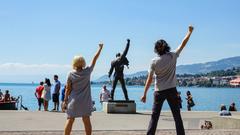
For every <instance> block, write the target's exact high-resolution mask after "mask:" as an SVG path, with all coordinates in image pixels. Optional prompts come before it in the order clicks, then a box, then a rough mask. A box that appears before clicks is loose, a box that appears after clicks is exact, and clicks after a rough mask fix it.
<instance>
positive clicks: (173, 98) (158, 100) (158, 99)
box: [147, 88, 185, 135]
mask: <svg viewBox="0 0 240 135" xmlns="http://www.w3.org/2000/svg"><path fill="white" fill-rule="evenodd" d="M165 99H167V102H168V104H169V106H170V108H171V111H172V114H173V118H174V121H175V126H176V131H177V135H185V131H184V127H183V122H182V118H181V114H180V108H179V103H178V100H177V89H176V88H170V89H167V90H163V91H155V92H154V103H153V108H152V116H151V120H150V123H149V127H148V131H147V135H155V132H156V128H157V124H158V120H159V117H160V113H161V109H162V105H163V102H164V100H165Z"/></svg>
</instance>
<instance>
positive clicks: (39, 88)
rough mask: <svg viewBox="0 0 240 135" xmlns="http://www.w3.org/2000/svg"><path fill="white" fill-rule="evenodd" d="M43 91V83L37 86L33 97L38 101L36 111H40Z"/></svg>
mask: <svg viewBox="0 0 240 135" xmlns="http://www.w3.org/2000/svg"><path fill="white" fill-rule="evenodd" d="M43 90H44V86H43V82H40V84H39V86H37V88H36V91H35V97H36V98H37V100H38V111H40V110H41V107H42V104H43V99H42V92H43Z"/></svg>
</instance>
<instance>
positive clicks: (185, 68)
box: [177, 56, 240, 74]
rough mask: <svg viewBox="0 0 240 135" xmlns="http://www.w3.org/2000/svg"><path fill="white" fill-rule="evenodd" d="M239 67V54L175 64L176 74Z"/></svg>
mask: <svg viewBox="0 0 240 135" xmlns="http://www.w3.org/2000/svg"><path fill="white" fill-rule="evenodd" d="M233 67H240V56H237V57H231V58H225V59H221V60H218V61H213V62H207V63H198V64H191V65H180V66H177V74H199V73H209V72H211V71H217V70H226V69H231V68H233Z"/></svg>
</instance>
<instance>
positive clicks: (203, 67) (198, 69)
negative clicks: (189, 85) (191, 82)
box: [94, 56, 240, 82]
mask: <svg viewBox="0 0 240 135" xmlns="http://www.w3.org/2000/svg"><path fill="white" fill-rule="evenodd" d="M233 67H240V56H237V57H231V58H225V59H221V60H218V61H212V62H206V63H196V64H189V65H179V66H177V74H199V73H208V72H211V71H216V70H226V69H231V68H233ZM144 75H147V71H139V72H136V73H133V74H129V75H125V78H132V77H139V76H144ZM108 80H109V78H108V76H107V75H103V76H102V77H100V78H98V79H97V80H95V81H94V82H103V81H108Z"/></svg>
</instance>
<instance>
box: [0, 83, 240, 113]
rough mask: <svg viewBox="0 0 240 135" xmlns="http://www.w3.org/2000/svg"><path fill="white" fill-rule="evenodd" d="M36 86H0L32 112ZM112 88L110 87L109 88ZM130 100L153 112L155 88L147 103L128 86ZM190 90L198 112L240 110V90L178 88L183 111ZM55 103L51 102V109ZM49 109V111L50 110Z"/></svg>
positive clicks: (119, 93) (96, 92) (97, 88)
mask: <svg viewBox="0 0 240 135" xmlns="http://www.w3.org/2000/svg"><path fill="white" fill-rule="evenodd" d="M35 88H36V85H27V84H0V89H2V92H4V90H6V89H8V90H10V94H11V95H13V96H15V97H17V96H18V95H22V96H23V105H25V106H27V107H28V108H29V109H30V110H37V107H38V106H37V100H36V98H35V96H34V92H35ZM108 88H110V86H108ZM127 88H128V93H129V98H130V99H133V100H135V101H136V104H137V110H151V107H152V102H153V88H151V89H149V92H148V97H147V103H145V104H143V103H141V102H140V97H141V96H142V94H143V86H128V87H127ZM100 90H101V86H99V85H92V97H93V100H94V101H95V102H96V104H95V106H96V108H97V111H101V104H100V103H99V91H100ZM187 90H190V91H191V93H192V95H193V99H194V101H195V104H196V106H195V107H194V108H193V110H197V111H218V110H219V106H220V104H225V105H227V107H228V105H229V104H230V103H232V102H235V103H236V106H237V109H238V110H240V88H183V87H180V88H178V91H181V93H182V94H181V97H182V99H183V110H186V100H185V93H186V91H187ZM123 97H124V96H123V92H122V90H121V89H120V88H119V87H118V88H117V89H116V92H115V99H123ZM52 106H53V103H52V102H50V109H52ZM50 109H49V110H50ZM163 110H169V106H168V104H167V102H166V101H165V102H164V105H163Z"/></svg>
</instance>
